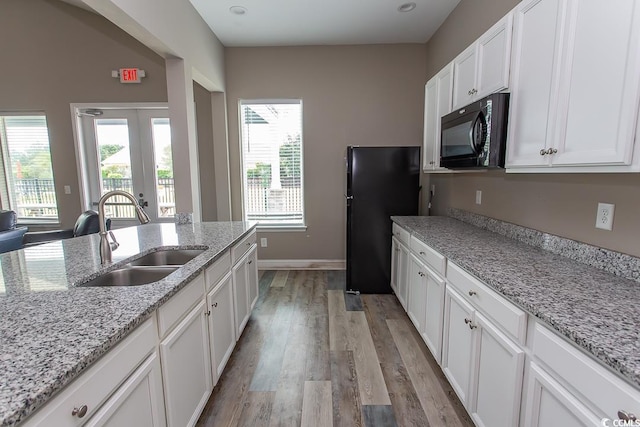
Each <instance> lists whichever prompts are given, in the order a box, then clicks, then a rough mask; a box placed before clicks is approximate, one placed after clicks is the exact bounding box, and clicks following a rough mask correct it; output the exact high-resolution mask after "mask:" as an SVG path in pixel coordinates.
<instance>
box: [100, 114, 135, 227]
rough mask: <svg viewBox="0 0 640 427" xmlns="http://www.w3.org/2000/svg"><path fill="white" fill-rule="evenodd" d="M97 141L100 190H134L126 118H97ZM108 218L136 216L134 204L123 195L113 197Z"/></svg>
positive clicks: (107, 209)
mask: <svg viewBox="0 0 640 427" xmlns="http://www.w3.org/2000/svg"><path fill="white" fill-rule="evenodd" d="M95 129H96V144H97V146H98V153H99V155H100V175H101V178H102V179H101V180H100V184H101V188H100V193H101V194H104V193H106V192H108V191H111V190H124V191H126V192H128V193H132V194H133V185H132V182H131V154H130V150H129V125H128V123H127V119H96V120H95ZM106 215H107V217H109V218H134V217H135V212H134V207H133V206H131V202H130V201H129V200H128V199H125V198H124V197H121V196H116V197H112V198H111V199H109V201H108V202H107V205H106Z"/></svg>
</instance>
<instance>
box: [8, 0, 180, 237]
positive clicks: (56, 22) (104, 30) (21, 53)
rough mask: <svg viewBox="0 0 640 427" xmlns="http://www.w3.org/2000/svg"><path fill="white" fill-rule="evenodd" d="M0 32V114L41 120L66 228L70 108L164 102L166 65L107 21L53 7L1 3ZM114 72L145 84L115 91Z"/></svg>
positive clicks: (33, 0) (11, 0)
mask: <svg viewBox="0 0 640 427" xmlns="http://www.w3.org/2000/svg"><path fill="white" fill-rule="evenodd" d="M0 31H1V34H2V36H1V37H0V52H1V53H2V67H0V111H44V112H45V113H46V116H47V121H48V124H49V137H50V141H51V156H52V162H53V171H54V176H55V180H56V195H57V198H58V206H59V209H60V220H61V224H62V226H63V227H71V226H73V224H74V223H75V220H76V218H77V217H78V215H79V214H80V212H81V210H82V207H81V203H80V196H79V191H78V189H79V182H78V174H77V171H76V169H77V167H76V153H75V147H74V142H73V131H72V121H71V113H70V109H69V104H70V103H80V102H166V101H167V89H166V75H165V69H164V60H163V59H161V58H160V57H159V56H158V55H156V54H155V53H154V52H152V51H151V50H149V49H148V48H147V47H145V46H143V45H142V44H140V43H139V42H137V41H136V40H135V39H133V38H132V37H130V36H129V35H127V34H126V33H124V32H123V31H122V30H120V29H119V28H118V27H116V26H114V25H113V24H111V23H110V22H109V21H107V20H106V19H104V18H102V17H100V16H98V15H96V14H93V13H90V12H87V11H85V10H82V9H79V8H76V7H73V6H70V5H67V4H65V3H63V2H60V1H57V0H29V1H23V0H2V1H1V2H0ZM120 67H138V68H142V69H144V70H145V71H146V72H147V77H146V78H145V79H144V80H143V82H142V84H139V85H123V84H120V83H119V81H118V80H117V79H114V78H112V77H111V70H114V69H117V68H120ZM64 185H70V186H71V189H72V194H70V195H65V194H64Z"/></svg>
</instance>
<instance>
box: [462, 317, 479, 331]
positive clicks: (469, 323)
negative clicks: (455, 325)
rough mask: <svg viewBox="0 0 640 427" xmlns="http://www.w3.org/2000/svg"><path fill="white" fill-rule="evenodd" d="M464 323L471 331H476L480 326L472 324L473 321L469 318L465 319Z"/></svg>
mask: <svg viewBox="0 0 640 427" xmlns="http://www.w3.org/2000/svg"><path fill="white" fill-rule="evenodd" d="M464 323H466V324H467V325H469V329H475V328H477V327H478V325H474V324H473V323H472V322H471V319H469V318H467V317H465V319H464Z"/></svg>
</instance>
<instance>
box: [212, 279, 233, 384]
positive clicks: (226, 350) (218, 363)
mask: <svg viewBox="0 0 640 427" xmlns="http://www.w3.org/2000/svg"><path fill="white" fill-rule="evenodd" d="M207 305H208V310H209V311H210V312H211V315H210V316H209V341H210V346H211V365H212V377H213V384H214V385H215V384H216V383H217V381H218V378H220V375H221V374H222V371H223V370H224V367H225V365H226V364H227V361H228V360H229V356H231V352H232V351H233V348H234V347H235V344H236V328H235V323H234V321H235V317H234V316H235V315H234V310H233V286H232V280H231V273H227V275H226V276H225V277H224V278H222V280H220V282H219V283H218V284H217V285H216V286H215V287H214V288H213V289H212V290H211V292H209V294H208V295H207Z"/></svg>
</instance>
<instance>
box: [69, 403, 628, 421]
mask: <svg viewBox="0 0 640 427" xmlns="http://www.w3.org/2000/svg"><path fill="white" fill-rule="evenodd" d="M87 409H88V408H87V405H82V406H81V407H80V408H73V411H71V415H73V416H74V417H78V418H82V417H84V416H85V415H87ZM618 413H619V412H618Z"/></svg>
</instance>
